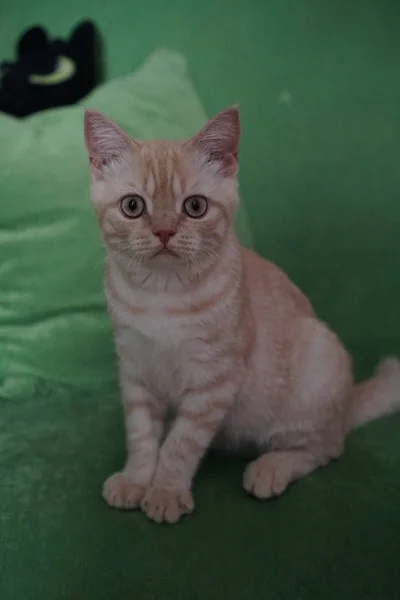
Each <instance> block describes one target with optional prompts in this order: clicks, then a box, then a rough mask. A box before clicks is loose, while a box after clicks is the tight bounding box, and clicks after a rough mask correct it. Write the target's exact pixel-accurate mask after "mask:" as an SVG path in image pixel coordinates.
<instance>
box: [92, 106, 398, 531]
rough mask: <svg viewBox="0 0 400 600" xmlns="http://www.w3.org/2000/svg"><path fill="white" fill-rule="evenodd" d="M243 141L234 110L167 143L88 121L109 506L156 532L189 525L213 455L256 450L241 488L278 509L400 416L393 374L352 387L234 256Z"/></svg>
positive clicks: (261, 275)
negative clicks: (117, 461)
mask: <svg viewBox="0 0 400 600" xmlns="http://www.w3.org/2000/svg"><path fill="white" fill-rule="evenodd" d="M239 136H240V125H239V115H238V111H237V109H236V108H230V109H227V110H225V111H223V112H221V113H220V114H218V115H217V116H216V117H214V118H213V119H212V120H211V121H210V122H209V123H208V124H207V125H206V126H205V127H204V129H203V130H202V131H200V132H199V133H198V134H197V135H196V136H194V137H193V138H191V139H189V140H185V141H174V142H170V141H164V140H154V141H147V142H142V141H138V140H134V139H131V138H129V137H128V135H126V134H125V133H124V132H123V131H122V130H121V129H119V128H118V127H117V126H116V125H115V124H114V123H113V122H112V121H111V120H110V119H109V118H107V117H106V116H105V115H103V114H101V113H99V112H97V111H94V110H87V111H86V114H85V139H86V147H87V151H88V154H89V158H90V170H91V196H92V202H93V204H94V208H95V211H96V213H97V217H98V220H99V223H100V227H101V229H102V233H103V236H104V240H105V245H106V249H107V259H106V264H107V274H106V296H107V301H108V307H109V311H110V315H111V318H112V321H113V324H114V331H115V340H116V347H117V352H118V356H119V368H120V383H121V394H122V401H123V408H124V413H125V423H126V437H127V459H126V464H125V466H124V468H123V470H122V471H121V472H120V473H115V474H114V475H112V476H111V477H110V478H109V479H107V481H106V482H105V484H104V490H103V495H104V498H105V500H106V502H108V504H109V505H111V506H115V507H117V508H139V507H141V508H142V510H143V511H144V512H145V513H146V514H147V516H148V517H149V518H151V519H153V520H155V521H157V522H163V521H166V522H170V523H174V522H176V521H178V520H179V518H180V517H181V516H182V515H183V514H185V513H190V512H191V511H192V510H193V508H194V501H193V497H192V492H191V487H192V481H193V478H194V475H195V473H196V470H197V468H198V465H199V462H200V461H201V459H202V457H203V456H204V454H205V452H206V451H207V448H208V447H209V446H210V444H211V443H213V444H215V445H216V446H220V447H222V448H226V449H232V450H240V449H241V448H242V447H244V446H247V445H249V444H250V445H252V446H253V447H254V446H255V447H257V448H258V452H259V457H258V458H257V459H256V460H255V461H253V462H251V463H250V464H249V465H248V466H247V468H246V470H245V472H244V477H243V486H244V488H245V490H246V491H247V492H248V493H250V494H253V495H254V496H256V497H257V498H262V499H263V498H270V497H272V496H276V495H279V494H281V493H282V492H283V491H284V490H285V489H286V487H287V486H288V485H289V484H290V483H291V482H292V481H294V480H295V479H298V478H300V477H302V476H303V475H306V474H307V473H310V472H311V471H313V470H314V469H316V468H317V467H320V466H323V465H326V464H328V462H329V461H330V460H332V459H334V458H337V457H338V456H339V455H340V454H341V453H342V451H343V447H344V442H345V438H346V436H347V434H348V432H349V431H350V430H351V429H352V428H353V427H356V426H358V425H361V424H362V423H364V422H366V421H369V420H371V419H374V418H377V417H379V416H381V415H384V414H386V413H390V412H394V411H396V410H397V409H399V408H400V364H399V362H398V361H397V360H396V359H387V360H386V361H384V362H383V364H382V365H381V366H380V367H379V369H378V371H377V372H376V374H375V376H374V378H373V379H371V380H369V381H367V382H365V383H362V384H360V385H354V384H353V378H352V372H351V360H350V358H349V355H348V354H347V352H346V350H345V349H344V347H343V346H342V344H341V343H340V341H339V340H338V338H337V337H336V335H335V334H334V333H332V332H331V331H330V330H329V329H328V328H327V327H326V326H325V325H324V324H323V323H321V321H319V320H318V319H317V318H316V316H315V314H314V312H313V309H312V307H311V305H310V303H309V301H308V300H307V298H306V297H305V296H304V295H303V294H302V293H301V292H300V291H299V290H298V289H297V288H296V287H295V286H294V285H293V284H292V283H291V282H290V281H289V279H288V278H287V277H286V275H285V274H284V273H283V272H282V271H280V270H279V269H278V268H277V267H276V266H274V265H273V264H271V263H270V262H267V261H266V260H263V259H262V258H260V257H259V256H257V255H256V254H254V253H252V252H250V251H248V250H245V249H243V248H241V247H240V245H239V243H238V241H237V238H236V235H235V229H234V224H233V222H234V213H235V210H236V207H237V205H238V192H237V171H238V148H239ZM171 415H172V416H173V419H172V422H171V424H170V425H169V426H168V427H167V426H166V423H167V417H170V416H171Z"/></svg>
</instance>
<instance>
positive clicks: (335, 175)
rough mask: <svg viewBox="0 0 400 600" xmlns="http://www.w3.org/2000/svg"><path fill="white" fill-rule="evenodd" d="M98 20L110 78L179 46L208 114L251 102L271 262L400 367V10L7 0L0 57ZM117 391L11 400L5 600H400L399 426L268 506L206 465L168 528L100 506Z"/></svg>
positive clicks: (363, 351)
mask: <svg viewBox="0 0 400 600" xmlns="http://www.w3.org/2000/svg"><path fill="white" fill-rule="evenodd" d="M86 16H88V17H92V18H94V19H95V20H96V22H97V24H98V26H99V28H100V30H101V32H102V34H103V36H104V39H105V65H106V76H107V78H112V77H115V76H117V75H120V74H124V73H126V72H129V71H132V70H133V69H135V68H136V67H137V66H139V64H141V62H142V61H143V59H144V58H145V57H147V56H148V55H149V54H150V52H151V51H153V50H154V49H155V48H156V47H160V46H169V47H172V48H176V49H178V50H179V51H181V52H182V53H183V54H184V55H185V56H187V58H188V61H189V68H190V72H191V76H192V79H193V81H194V84H195V86H196V88H197V90H198V92H199V95H200V97H201V99H202V101H203V103H204V106H205V109H206V111H207V113H208V114H209V115H211V114H212V113H214V112H216V111H217V110H219V109H220V108H222V107H224V106H226V105H229V104H233V103H235V102H240V105H241V114H242V121H243V129H244V133H243V142H242V148H241V189H242V197H243V201H244V203H245V206H246V208H247V211H248V213H249V217H250V222H251V227H252V231H253V236H254V239H255V242H256V245H257V248H258V250H259V251H260V252H261V253H263V254H264V255H266V256H268V257H269V258H272V259H274V260H275V261H276V262H278V264H280V265H281V266H283V267H284V268H285V269H286V270H287V271H288V273H289V274H290V276H291V277H292V278H293V279H294V280H295V281H296V282H297V283H299V284H300V285H301V287H302V288H303V289H304V290H305V291H306V292H307V293H308V294H309V295H310V297H311V299H312V300H313V303H314V304H315V306H316V308H317V310H318V312H319V314H320V315H321V317H322V318H323V319H325V320H327V321H328V322H329V323H330V324H332V325H333V326H334V327H335V328H336V329H337V330H338V331H339V332H340V334H341V335H342V337H343V338H344V340H345V341H346V343H347V345H348V346H349V348H350V349H351V350H352V351H353V353H354V354H355V359H356V367H357V373H358V374H359V375H363V376H365V375H367V374H368V373H369V372H370V369H371V367H372V365H373V364H374V363H375V362H376V360H377V359H378V357H379V356H380V355H381V354H387V353H392V352H393V353H398V354H400V320H399V298H400V235H399V231H400V205H399V189H400V175H399V154H400V153H399V142H398V138H399V125H400V112H399V110H400V109H399V107H400V83H399V65H400V56H399V50H400V36H399V31H400V28H399V25H400V6H399V4H398V2H396V1H394V0H392V1H390V0H386V1H383V0H379V1H378V0H363V1H354V2H349V1H348V0H347V1H345V0H303V1H301V0H275V1H273V0H265V1H263V2H262V1H261V0H260V1H257V2H256V1H255V0H253V1H249V2H245V1H240V2H239V0H234V1H232V2H229V1H228V0H224V1H217V0H214V1H213V2H211V1H210V0H203V1H202V2H201V1H200V0H196V1H194V0H193V1H192V0H191V1H188V2H183V1H180V2H178V1H177V0H170V1H169V2H168V3H163V2H161V1H160V0H158V1H156V0H147V1H146V2H139V1H138V2H132V1H130V0H121V1H120V2H118V3H117V2H113V3H111V2H109V1H105V0H93V1H92V2H89V1H88V0H83V1H78V0H71V1H69V2H64V3H63V4H62V5H61V4H60V5H58V4H57V3H55V2H54V1H50V0H47V1H45V0H43V1H40V2H37V1H35V2H28V1H27V0H25V1H24V2H22V1H21V0H19V1H16V2H14V0H2V1H1V4H0V56H3V57H4V58H8V57H10V55H11V54H12V52H13V45H14V41H15V38H16V36H17V35H18V34H19V33H20V32H21V30H22V29H23V28H24V27H26V26H28V25H31V24H34V23H37V22H39V23H42V24H44V25H47V26H49V27H50V28H51V30H52V32H54V33H55V34H58V33H59V34H63V35H64V34H66V33H67V32H68V30H69V29H70V28H71V26H72V25H73V24H74V23H75V22H76V21H78V20H79V19H81V18H83V17H86ZM21 168H22V166H21ZM26 200H27V199H26V197H24V198H23V201H26ZM114 396H115V394H113V393H112V392H110V395H108V393H107V394H106V393H105V392H104V393H103V394H101V393H99V392H96V393H94V392H92V391H88V392H87V393H85V394H83V393H82V392H81V393H78V391H74V392H71V390H64V391H62V390H61V389H60V390H58V389H57V390H56V389H55V388H54V387H53V386H52V385H50V384H49V383H41V384H40V385H39V384H38V386H37V388H35V389H33V390H32V392H31V395H30V397H29V398H28V397H25V398H23V399H12V400H10V399H9V398H7V397H6V398H5V399H4V400H2V402H3V403H6V404H7V407H6V410H5V411H4V412H3V414H5V417H4V418H2V419H3V420H2V430H1V435H2V439H3V441H4V440H7V436H9V437H10V438H12V439H16V440H18V444H15V445H13V446H12V448H11V446H10V448H11V450H10V453H9V455H8V456H7V457H6V459H7V469H8V479H7V488H5V487H4V486H3V488H2V491H1V494H2V495H1V497H0V503H1V505H2V506H1V512H0V526H1V532H0V533H1V539H0V559H1V560H0V569H1V571H0V592H1V593H0V597H1V598H4V600H14V599H17V600H20V599H21V600H22V599H23V600H25V599H26V600H30V599H36V598H42V599H44V600H46V599H47V598H48V599H49V600H50V599H52V600H53V599H59V598H60V599H61V598H63V599H64V598H65V599H68V600H76V599H81V598H82V599H83V600H87V599H88V598H96V600H102V599H104V600H106V599H112V598H121V599H125V598H126V599H128V598H135V599H139V600H140V599H141V598H144V599H145V600H147V599H153V598H154V599H159V598H162V599H164V598H171V599H175V598H182V599H185V598H193V599H197V598H198V599H199V600H200V599H203V598H211V599H212V598H215V599H222V598H223V599H231V598H240V599H241V598H243V599H247V598H249V599H250V598H251V599H253V598H263V599H264V598H265V599H269V598H271V600H281V599H283V600H286V599H296V600H297V599H300V600H302V599H305V600H306V599H307V600H308V599H309V598H311V599H315V600H320V599H321V598H323V599H324V600H330V599H332V600H333V599H335V600H336V599H338V600H342V599H345V600H347V599H348V600H354V599H356V598H366V599H370V600H380V599H384V600H398V598H399V597H400V569H399V559H398V557H399V550H400V508H399V506H400V503H399V496H400V450H399V439H400V436H399V432H400V429H399V428H400V420H399V417H393V418H388V419H385V420H382V421H381V422H379V423H375V424H373V425H370V426H368V427H366V428H364V429H363V430H361V431H359V432H357V433H355V434H353V435H352V436H351V438H350V440H349V444H348V448H347V451H346V454H345V456H344V457H343V458H342V460H341V461H339V462H338V463H336V464H334V465H331V466H330V467H329V468H327V469H324V470H321V471H319V472H318V473H315V474H313V475H312V476H310V477H308V478H305V479H304V480H302V481H301V482H300V483H298V484H297V485H294V486H293V487H292V488H291V489H290V490H289V491H288V493H287V494H286V495H285V496H284V497H283V498H282V499H280V500H278V501H274V502H269V503H268V504H262V503H258V502H256V501H252V500H250V499H248V498H246V496H245V495H244V493H243V492H242V491H241V472H242V469H243V466H244V463H243V462H241V461H237V460H233V459H216V458H212V459H209V460H207V461H206V463H205V465H204V467H203V469H202V471H201V473H200V475H199V478H198V480H197V483H196V490H195V491H196V500H197V511H196V513H195V514H194V515H193V516H192V517H191V518H190V519H188V520H187V521H185V522H183V523H182V524H179V525H178V526H176V527H171V528H168V527H158V526H156V525H153V524H151V523H149V522H148V521H147V520H146V519H145V518H144V517H143V515H141V514H137V513H129V514H119V513H117V512H116V511H111V510H107V509H106V508H105V507H104V505H103V504H102V502H101V500H100V496H99V490H100V483H101V481H102V480H103V479H104V478H105V476H107V475H108V474H109V472H111V471H112V470H114V469H115V468H117V467H118V466H119V465H120V464H121V461H122V456H123V439H122V429H121V417H120V412H119V409H118V404H117V398H115V397H114ZM32 423H34V424H35V426H34V427H30V424H32ZM3 458H4V456H3ZM1 460H2V457H1V456H0V461H1ZM13 465H15V468H14V467H13ZM10 474H11V475H10ZM11 500H12V501H11Z"/></svg>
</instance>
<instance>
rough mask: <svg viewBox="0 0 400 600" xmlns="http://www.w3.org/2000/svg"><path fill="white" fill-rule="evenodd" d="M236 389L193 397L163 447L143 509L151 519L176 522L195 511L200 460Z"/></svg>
mask: <svg viewBox="0 0 400 600" xmlns="http://www.w3.org/2000/svg"><path fill="white" fill-rule="evenodd" d="M234 393H235V388H234V386H233V385H231V384H226V385H225V386H224V387H221V388H218V387H217V389H215V390H212V389H210V390H209V391H207V395H206V396H205V395H203V394H199V393H198V394H190V395H188V396H187V397H186V398H185V401H184V402H183V404H182V405H181V408H180V410H179V413H178V416H177V418H176V420H175V422H174V424H173V426H172V429H171V431H170V433H169V435H168V436H167V438H166V440H165V442H164V444H163V445H162V447H161V450H160V454H159V460H158V465H157V470H156V473H155V476H154V479H153V482H152V485H151V487H149V488H148V489H147V492H146V495H145V497H144V499H143V502H142V508H143V510H144V512H145V513H146V514H147V516H148V517H149V518H150V519H153V520H154V521H156V522H158V523H161V522H163V521H166V522H168V523H175V522H176V521H178V520H179V519H180V517H181V516H182V515H183V514H188V513H190V512H192V510H193V508H194V502H193V498H192V494H191V484H192V479H193V477H194V475H195V473H196V470H197V467H198V465H199V463H200V460H201V459H202V457H203V456H204V454H205V453H206V450H207V448H208V446H209V444H210V442H211V440H212V438H213V437H214V435H215V433H216V432H217V430H218V428H219V425H220V424H221V422H222V420H223V418H224V417H225V415H226V413H227V411H228V410H229V408H230V407H231V405H232V401H233V398H234Z"/></svg>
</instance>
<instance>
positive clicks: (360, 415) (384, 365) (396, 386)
mask: <svg viewBox="0 0 400 600" xmlns="http://www.w3.org/2000/svg"><path fill="white" fill-rule="evenodd" d="M398 410H400V361H399V360H398V359H397V358H385V359H384V360H382V362H380V363H379V365H378V367H377V369H376V371H375V373H374V375H373V377H371V379H367V381H363V382H361V383H359V384H357V385H356V386H355V387H354V391H353V398H352V408H351V410H350V414H349V427H348V429H349V430H351V429H354V428H355V427H359V426H360V425H364V423H368V421H373V420H374V419H379V417H383V416H384V415H389V414H391V413H394V412H396V411H398Z"/></svg>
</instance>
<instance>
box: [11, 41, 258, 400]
mask: <svg viewBox="0 0 400 600" xmlns="http://www.w3.org/2000/svg"><path fill="white" fill-rule="evenodd" d="M85 104H87V105H89V106H91V107H93V108H97V109H99V110H102V111H104V112H105V113H108V114H109V115H110V116H112V117H113V118H115V120H116V121H117V122H118V123H119V125H120V126H121V127H123V128H124V129H125V130H126V131H128V132H129V133H131V134H132V135H135V136H137V137H138V138H143V139H144V138H152V137H166V138H184V137H187V136H190V135H192V134H193V133H194V132H195V131H196V130H197V129H199V128H200V127H201V126H202V125H203V124H204V122H205V120H206V117H205V115H204V112H203V109H202V107H201V104H200V102H199V100H198V97H197V95H196V92H195V90H194V88H193V86H192V84H191V82H190V80H189V79H188V77H187V75H186V64H185V60H184V59H183V58H182V57H181V56H180V55H178V54H176V53H173V52H169V51H163V50H161V51H158V52H156V53H155V54H154V55H152V57H151V58H150V59H149V60H148V61H147V62H146V64H145V65H144V66H143V67H142V68H141V69H140V70H139V71H137V72H136V73H134V74H132V75H128V76H125V77H122V78H120V79H116V80H114V81H112V82H110V83H107V84H105V85H104V86H102V87H101V88H99V89H98V90H96V91H95V92H94V93H93V94H92V95H91V96H90V97H88V98H86V99H85ZM82 116H83V106H82V105H81V106H76V107H73V108H66V109H62V110H55V111H51V112H44V113H41V114H38V115H35V116H33V117H31V118H30V119H26V120H23V121H17V120H15V119H12V118H9V117H7V116H1V117H0V152H1V155H2V180H1V191H2V202H1V206H0V244H1V249H2V254H1V257H2V263H1V266H0V396H1V395H2V396H5V397H10V396H21V395H26V394H29V393H31V391H32V389H34V387H35V386H36V385H37V380H38V379H39V380H40V379H45V380H47V381H53V382H55V383H56V382H59V383H63V384H71V385H75V386H80V387H85V388H94V387H95V388H97V389H99V388H102V389H104V386H105V385H109V384H110V385H112V384H113V382H114V381H115V360H114V355H113V343H112V337H111V332H110V326H109V321H108V318H107V316H106V313H105V308H104V298H103V291H102V275H103V265H104V262H103V260H102V259H103V249H102V247H101V244H100V234H99V232H98V227H97V223H96V221H95V218H94V213H93V210H92V207H91V205H90V202H89V197H88V191H89V175H88V166H87V157H86V154H85V150H84V145H83V137H82V131H83V129H82V127H83V121H82ZM238 224H239V228H240V235H241V238H242V240H243V241H244V243H246V244H250V243H251V241H250V235H249V231H248V228H247V223H246V218H245V215H244V213H243V212H242V213H241V214H240V215H239V217H238Z"/></svg>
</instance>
